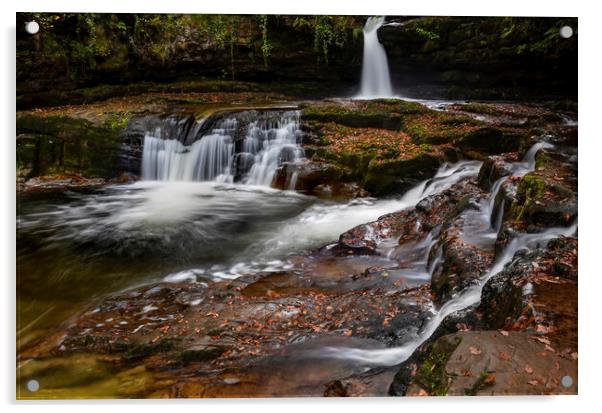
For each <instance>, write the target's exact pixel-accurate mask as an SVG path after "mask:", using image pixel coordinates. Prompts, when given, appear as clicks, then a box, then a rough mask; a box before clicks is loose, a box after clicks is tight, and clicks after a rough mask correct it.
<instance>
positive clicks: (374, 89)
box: [359, 16, 393, 99]
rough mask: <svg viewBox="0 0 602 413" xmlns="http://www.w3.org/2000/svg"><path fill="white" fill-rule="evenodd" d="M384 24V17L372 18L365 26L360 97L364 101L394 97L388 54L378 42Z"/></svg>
mask: <svg viewBox="0 0 602 413" xmlns="http://www.w3.org/2000/svg"><path fill="white" fill-rule="evenodd" d="M384 22H385V18H384V16H380V17H370V18H368V21H366V24H365V25H364V57H363V61H362V85H361V90H360V96H359V97H360V98H363V99H374V98H386V97H391V96H393V88H392V87H391V77H390V75H389V62H388V61H387V52H386V51H385V48H384V47H383V45H382V44H380V42H379V41H378V29H379V28H380V27H381V26H382V25H383V24H384Z"/></svg>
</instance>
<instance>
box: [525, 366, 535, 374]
mask: <svg viewBox="0 0 602 413" xmlns="http://www.w3.org/2000/svg"><path fill="white" fill-rule="evenodd" d="M525 372H527V374H533V367H531V366H529V365H528V364H525Z"/></svg>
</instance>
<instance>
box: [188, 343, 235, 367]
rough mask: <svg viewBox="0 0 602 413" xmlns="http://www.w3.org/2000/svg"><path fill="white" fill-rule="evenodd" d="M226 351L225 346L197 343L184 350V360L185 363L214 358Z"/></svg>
mask: <svg viewBox="0 0 602 413" xmlns="http://www.w3.org/2000/svg"><path fill="white" fill-rule="evenodd" d="M224 351H226V348H225V347H223V346H211V345H209V346H206V345H197V346H193V347H189V348H186V349H184V350H183V351H182V361H183V362H184V363H194V362H199V361H207V360H213V359H215V358H217V357H219V356H220V355H221V354H222V353H223V352H224Z"/></svg>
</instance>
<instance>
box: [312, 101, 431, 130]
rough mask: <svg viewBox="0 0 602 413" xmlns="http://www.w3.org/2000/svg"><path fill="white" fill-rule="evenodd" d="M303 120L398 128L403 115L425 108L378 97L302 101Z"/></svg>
mask: <svg viewBox="0 0 602 413" xmlns="http://www.w3.org/2000/svg"><path fill="white" fill-rule="evenodd" d="M300 107H301V109H302V110H303V112H302V117H303V119H304V120H306V121H310V122H311V121H317V122H334V123H337V124H340V125H344V126H348V127H352V128H382V129H388V130H395V131H396V130H399V129H400V128H401V126H402V124H403V118H404V116H406V115H410V114H416V113H421V112H424V111H426V110H427V109H426V108H425V107H424V106H422V105H420V104H418V103H415V102H408V101H404V100H399V99H377V100H372V101H357V102H343V103H334V102H328V103H326V104H302V105H301V106H300Z"/></svg>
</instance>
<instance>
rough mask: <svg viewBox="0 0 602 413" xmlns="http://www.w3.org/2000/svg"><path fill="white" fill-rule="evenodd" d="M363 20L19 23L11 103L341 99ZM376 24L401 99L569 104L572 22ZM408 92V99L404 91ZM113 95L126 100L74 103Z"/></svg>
mask: <svg viewBox="0 0 602 413" xmlns="http://www.w3.org/2000/svg"><path fill="white" fill-rule="evenodd" d="M29 20H36V21H39V23H40V26H41V30H40V32H39V33H38V34H36V35H29V34H27V33H26V32H25V31H24V30H23V27H24V24H25V22H26V21H29ZM364 21H365V17H362V16H357V17H348V16H273V15H270V16H253V15H250V16H249V15H245V16H235V15H233V16H219V15H161V16H158V15H148V14H145V15H142V14H43V13H19V14H18V15H17V27H18V28H19V30H18V33H17V96H18V102H19V105H20V107H31V106H37V105H48V104H57V103H50V101H51V100H52V99H48V98H46V97H45V96H46V95H45V94H48V93H50V94H59V93H61V92H63V91H72V90H76V89H81V88H89V87H94V86H97V87H98V86H99V85H103V86H107V85H113V86H115V85H130V84H133V83H136V82H142V81H144V82H172V81H175V80H185V79H193V80H199V79H221V80H228V81H230V80H237V81H250V82H257V83H260V84H265V85H269V87H277V84H279V83H280V84H282V83H287V82H288V83H292V82H294V83H297V84H306V83H313V84H318V87H315V88H314V91H315V90H323V92H324V93H326V90H328V92H329V93H330V94H331V95H332V94H333V93H334V94H335V95H352V94H353V93H355V92H356V91H357V88H358V86H359V79H360V74H361V62H362V47H363V40H362V26H363V24H364ZM387 22H388V24H387V25H385V26H383V27H382V28H381V29H380V31H379V37H380V40H381V42H382V43H383V45H384V47H385V49H386V51H387V54H388V58H389V65H390V69H391V76H392V78H393V83H394V85H395V86H396V89H397V90H399V91H401V92H403V93H405V94H412V93H414V94H420V95H422V96H425V95H428V93H429V92H432V93H434V94H436V95H438V96H439V97H471V98H496V99H500V98H509V99H515V98H527V99H532V98H542V97H552V98H555V97H575V96H576V85H577V82H576V79H577V19H576V18H565V19H562V18H510V17H507V18H503V17H482V18H478V17H399V16H390V17H388V18H387ZM564 25H569V26H571V27H572V28H573V29H574V32H575V34H574V35H573V36H572V37H571V38H570V39H564V38H562V37H561V36H560V35H559V30H560V27H562V26H564ZM425 85H426V86H428V87H424V86H425ZM416 86H419V90H418V91H416V90H412V89H413V88H414V89H415V88H416ZM406 92H407V93H406ZM116 93H120V94H123V93H126V94H127V93H128V92H127V91H125V92H124V91H121V92H115V91H113V90H111V91H105V92H104V93H102V94H101V96H99V95H98V94H97V93H95V94H94V95H92V96H83V97H81V99H79V100H80V101H90V100H95V99H98V98H99V97H100V98H104V97H106V96H107V95H109V96H110V95H111V94H116ZM314 93H315V92H314ZM75 98H76V97H73V96H69V98H68V99H64V100H66V101H69V102H68V103H72V100H73V99H75ZM55 100H56V99H55ZM59 100H60V99H59Z"/></svg>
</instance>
